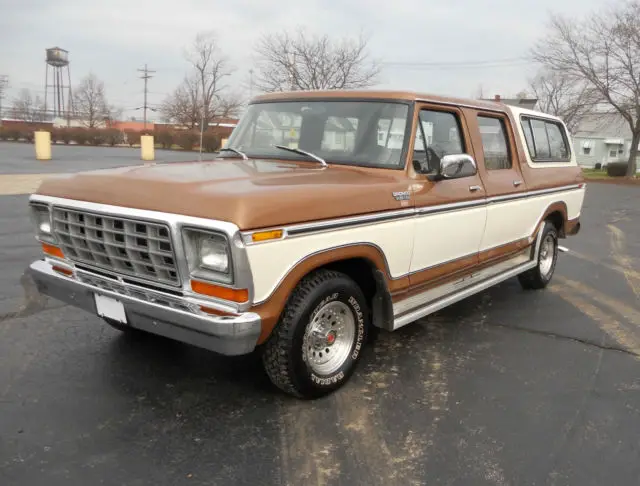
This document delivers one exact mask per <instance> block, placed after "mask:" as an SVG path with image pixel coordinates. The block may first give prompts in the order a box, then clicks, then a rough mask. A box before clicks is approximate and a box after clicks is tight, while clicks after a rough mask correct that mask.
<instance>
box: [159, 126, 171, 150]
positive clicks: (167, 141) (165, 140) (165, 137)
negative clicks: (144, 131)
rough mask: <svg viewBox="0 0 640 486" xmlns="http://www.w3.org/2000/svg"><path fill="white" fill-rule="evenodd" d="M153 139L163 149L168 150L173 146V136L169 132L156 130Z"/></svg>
mask: <svg viewBox="0 0 640 486" xmlns="http://www.w3.org/2000/svg"><path fill="white" fill-rule="evenodd" d="M154 139H155V142H156V143H159V144H160V145H162V148H163V149H170V148H171V147H172V146H173V139H174V134H173V132H172V131H171V130H166V129H165V130H156V131H155V133H154Z"/></svg>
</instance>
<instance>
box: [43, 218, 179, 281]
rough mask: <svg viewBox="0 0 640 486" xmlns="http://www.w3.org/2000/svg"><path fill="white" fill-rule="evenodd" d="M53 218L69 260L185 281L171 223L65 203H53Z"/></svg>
mask: <svg viewBox="0 0 640 486" xmlns="http://www.w3.org/2000/svg"><path fill="white" fill-rule="evenodd" d="M51 218H52V223H53V224H52V230H53V233H54V235H55V237H56V240H57V242H58V244H59V245H60V247H61V248H62V251H63V253H64V255H65V257H66V258H68V259H69V260H71V261H73V262H77V263H83V264H85V265H88V266H93V267H96V268H100V269H104V270H108V271H111V272H114V273H115V274H120V275H125V276H129V277H133V278H135V279H140V280H143V281H149V282H153V283H161V284H165V285H170V286H175V287H179V286H180V285H181V280H180V276H179V272H178V267H177V263H176V255H175V250H174V245H173V242H172V238H171V231H170V229H169V226H168V225H167V224H164V223H159V222H153V221H146V220H141V219H131V218H126V217H122V216H116V215H112V214H101V213H94V212H89V211H83V210H79V209H76V208H68V207H61V206H53V207H52V216H51Z"/></svg>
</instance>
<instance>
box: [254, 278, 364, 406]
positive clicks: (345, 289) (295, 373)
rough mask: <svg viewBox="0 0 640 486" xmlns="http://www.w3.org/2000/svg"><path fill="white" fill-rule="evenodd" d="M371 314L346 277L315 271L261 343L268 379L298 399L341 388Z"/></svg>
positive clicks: (292, 296)
mask: <svg viewBox="0 0 640 486" xmlns="http://www.w3.org/2000/svg"><path fill="white" fill-rule="evenodd" d="M369 320H370V318H369V310H368V308H367V303H366V299H365V297H364V295H363V293H362V290H360V287H358V285H357V284H356V283H355V282H354V281H353V280H352V279H351V278H349V277H348V276H347V275H344V274H342V273H339V272H334V271H329V270H319V271H317V272H314V273H313V274H311V275H309V276H307V277H305V278H304V279H303V280H302V281H301V282H300V283H299V284H298V286H297V287H296V288H295V290H294V291H293V293H292V295H291V297H290V299H289V302H288V303H287V305H286V307H285V309H284V311H283V313H282V316H281V318H280V321H279V322H278V324H277V325H276V327H275V329H274V330H273V332H272V334H271V336H270V338H269V340H268V341H267V343H266V344H265V348H264V350H263V354H262V359H263V363H264V367H265V370H266V372H267V375H269V378H270V379H271V381H272V382H273V383H274V384H275V385H276V386H277V387H278V388H280V389H281V390H283V391H284V392H286V393H288V394H290V395H294V396H297V397H300V398H317V397H320V396H323V395H327V394H329V393H331V392H333V391H335V390H337V389H338V388H340V387H341V386H342V385H344V384H345V383H346V382H347V380H348V379H349V377H350V376H351V374H352V373H353V371H354V370H355V367H356V364H357V363H358V361H359V360H360V354H361V350H362V347H363V345H364V343H365V342H366V339H367V330H368V328H369Z"/></svg>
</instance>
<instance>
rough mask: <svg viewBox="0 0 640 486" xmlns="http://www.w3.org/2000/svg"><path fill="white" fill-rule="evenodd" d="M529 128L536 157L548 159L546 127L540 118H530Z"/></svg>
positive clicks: (549, 153)
mask: <svg viewBox="0 0 640 486" xmlns="http://www.w3.org/2000/svg"><path fill="white" fill-rule="evenodd" d="M531 130H532V131H533V143H534V146H535V148H536V159H550V158H551V150H549V137H548V136H547V129H546V127H545V126H544V122H543V121H542V120H531Z"/></svg>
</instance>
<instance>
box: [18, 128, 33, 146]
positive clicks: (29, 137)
mask: <svg viewBox="0 0 640 486" xmlns="http://www.w3.org/2000/svg"><path fill="white" fill-rule="evenodd" d="M20 137H21V138H24V139H25V140H26V141H27V142H29V143H33V139H34V138H36V136H35V134H34V131H33V130H31V129H29V128H27V129H25V130H22V133H21V134H20Z"/></svg>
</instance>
